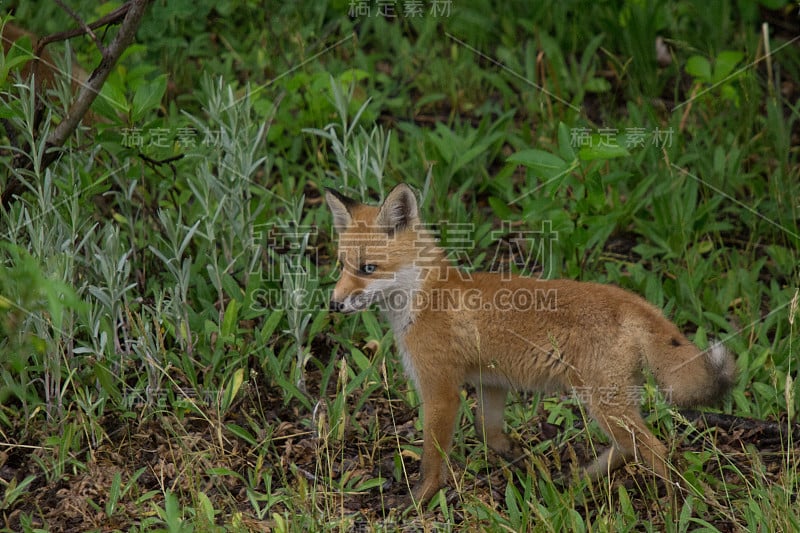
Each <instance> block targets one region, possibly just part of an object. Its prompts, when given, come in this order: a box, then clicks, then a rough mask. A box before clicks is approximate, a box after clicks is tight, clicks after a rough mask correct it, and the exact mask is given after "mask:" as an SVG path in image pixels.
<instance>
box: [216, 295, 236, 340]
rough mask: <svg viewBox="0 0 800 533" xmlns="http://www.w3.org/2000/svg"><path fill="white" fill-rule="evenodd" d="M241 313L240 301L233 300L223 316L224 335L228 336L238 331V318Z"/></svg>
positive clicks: (222, 331)
mask: <svg viewBox="0 0 800 533" xmlns="http://www.w3.org/2000/svg"><path fill="white" fill-rule="evenodd" d="M238 315H239V302H238V301H236V300H233V299H232V300H231V301H230V302H228V307H226V308H225V315H224V316H223V317H222V327H221V328H220V333H221V334H222V336H223V337H228V336H230V335H233V334H234V333H236V324H237V323H238V321H237V318H238Z"/></svg>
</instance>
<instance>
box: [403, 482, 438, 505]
mask: <svg viewBox="0 0 800 533" xmlns="http://www.w3.org/2000/svg"><path fill="white" fill-rule="evenodd" d="M442 487H444V485H443V484H442V483H440V482H438V481H427V480H423V481H420V482H419V484H418V485H417V486H416V487H414V489H413V490H412V491H411V493H412V498H413V500H414V503H415V504H417V505H420V504H424V503H427V502H428V501H429V500H430V499H431V498H433V497H434V496H435V495H436V493H437V492H439V490H440V489H441V488H442Z"/></svg>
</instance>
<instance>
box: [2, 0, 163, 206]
mask: <svg viewBox="0 0 800 533" xmlns="http://www.w3.org/2000/svg"><path fill="white" fill-rule="evenodd" d="M151 1H152V0H131V1H130V2H128V3H127V4H125V6H123V7H125V8H126V9H125V11H124V13H125V18H124V19H123V20H122V24H121V25H120V28H119V31H118V32H117V35H116V36H115V37H114V39H113V40H112V41H111V44H109V45H108V46H107V47H105V48H101V49H100V51H101V53H102V59H101V60H100V64H99V65H98V66H97V68H95V69H94V72H92V74H91V76H89V79H88V80H87V81H86V83H85V84H82V86H81V90H80V92H79V93H78V97H77V98H76V99H75V102H74V103H73V104H72V107H70V110H69V112H68V113H67V116H66V117H65V118H64V120H62V121H61V122H60V123H59V124H58V126H56V128H55V129H54V130H53V132H52V133H51V134H50V136H49V137H48V138H47V143H46V150H45V153H44V155H43V156H42V162H41V167H40V168H41V169H42V170H44V169H45V168H47V167H48V166H49V165H50V164H51V163H52V162H53V161H55V160H56V158H57V157H58V153H59V151H58V148H60V147H61V146H63V145H64V143H65V142H66V141H67V139H68V138H69V137H70V136H71V135H72V134H73V133H74V132H75V129H76V128H77V127H78V124H80V121H81V119H83V116H84V115H85V114H86V112H87V111H88V110H89V107H90V106H91V105H92V102H94V99H95V98H96V97H97V95H98V94H99V93H100V89H101V88H102V86H103V84H104V83H105V81H106V79H107V78H108V75H109V74H110V73H111V70H112V69H113V68H114V65H116V63H117V61H118V60H119V58H120V56H122V53H123V52H124V51H125V49H127V48H128V46H130V45H131V43H132V42H133V39H134V37H135V36H136V31H137V30H138V29H139V25H140V24H141V22H142V18H143V17H144V13H145V11H146V9H147V6H148V5H149V4H150V2H151ZM120 9H121V8H120ZM117 11H119V12H120V13H121V11H120V10H117ZM110 15H113V13H112V14H109V16H110ZM117 16H118V15H117ZM99 22H100V21H97V22H95V23H93V24H90V25H89V27H90V28H91V27H96V26H97V25H98V23H99ZM76 31H78V32H79V33H78V34H77V35H81V34H82V33H83V32H84V30H83V29H81V30H76ZM53 40H55V39H53V36H50V41H47V42H52V41H53ZM43 41H44V40H43ZM45 44H46V43H45ZM40 45H41V43H40ZM30 164H31V162H30V161H28V162H27V163H26V166H27V167H29V166H30ZM22 189H23V184H22V183H21V182H20V181H19V180H18V179H16V178H14V177H13V176H11V177H10V178H9V181H8V183H7V186H6V189H5V190H3V191H0V205H2V207H4V208H5V207H7V206H8V205H9V204H10V203H11V202H12V201H13V199H14V197H16V195H17V194H19V193H20V192H21V191H22Z"/></svg>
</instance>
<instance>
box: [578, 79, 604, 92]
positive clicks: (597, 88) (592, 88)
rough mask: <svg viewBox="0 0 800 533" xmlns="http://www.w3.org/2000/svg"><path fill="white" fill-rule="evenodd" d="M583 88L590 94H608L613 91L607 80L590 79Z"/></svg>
mask: <svg viewBox="0 0 800 533" xmlns="http://www.w3.org/2000/svg"><path fill="white" fill-rule="evenodd" d="M583 88H584V89H586V91H587V92H590V93H607V92H608V91H610V90H611V83H609V81H608V80H607V79H605V78H590V79H588V80H586V83H585V84H584V85H583Z"/></svg>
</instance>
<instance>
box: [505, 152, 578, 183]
mask: <svg viewBox="0 0 800 533" xmlns="http://www.w3.org/2000/svg"><path fill="white" fill-rule="evenodd" d="M506 161H508V162H509V163H514V164H517V165H522V166H524V167H528V168H530V169H531V170H533V171H534V172H536V173H537V174H539V175H541V176H542V177H544V178H553V177H555V176H558V175H559V174H561V173H563V172H565V171H566V170H567V168H568V165H567V162H566V161H564V160H563V159H561V158H560V157H558V156H557V155H555V154H551V153H550V152H545V151H544V150H537V149H536V148H531V149H529V150H522V151H520V152H517V153H515V154H511V155H510V156H508V159H506Z"/></svg>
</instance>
